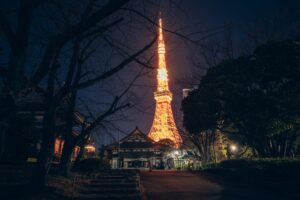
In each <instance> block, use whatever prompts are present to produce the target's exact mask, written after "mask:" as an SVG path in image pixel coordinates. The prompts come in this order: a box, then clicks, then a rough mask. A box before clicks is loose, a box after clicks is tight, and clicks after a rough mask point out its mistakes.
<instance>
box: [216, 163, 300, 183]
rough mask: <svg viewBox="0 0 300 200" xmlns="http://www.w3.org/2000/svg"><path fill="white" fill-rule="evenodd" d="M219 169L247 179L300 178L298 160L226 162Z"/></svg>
mask: <svg viewBox="0 0 300 200" xmlns="http://www.w3.org/2000/svg"><path fill="white" fill-rule="evenodd" d="M220 167H221V168H222V169H224V170H227V171H233V172H235V173H236V174H239V175H243V176H246V175H247V176H248V178H251V176H252V178H257V177H263V178H266V179H269V180H273V179H281V180H284V179H291V178H292V179H295V178H300V173H299V171H300V159H282V158H260V159H253V160H226V161H223V162H221V163H220Z"/></svg>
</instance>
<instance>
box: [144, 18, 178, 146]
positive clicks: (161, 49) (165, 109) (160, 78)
mask: <svg viewBox="0 0 300 200" xmlns="http://www.w3.org/2000/svg"><path fill="white" fill-rule="evenodd" d="M165 54H166V50H165V42H164V38H163V30H162V19H161V18H160V19H159V38H158V69H157V77H156V78H157V90H156V92H154V98H155V101H156V108H155V114H154V120H153V124H152V127H151V129H150V132H149V137H150V138H151V139H152V140H154V141H156V142H159V141H161V140H165V139H169V140H171V141H172V142H173V143H174V147H176V148H178V147H179V146H180V145H181V143H182V139H181V136H180V134H179V132H178V129H177V127H176V124H175V121H174V117H173V112H172V107H171V101H172V93H171V91H170V89H169V85H168V71H167V67H166V59H165Z"/></svg>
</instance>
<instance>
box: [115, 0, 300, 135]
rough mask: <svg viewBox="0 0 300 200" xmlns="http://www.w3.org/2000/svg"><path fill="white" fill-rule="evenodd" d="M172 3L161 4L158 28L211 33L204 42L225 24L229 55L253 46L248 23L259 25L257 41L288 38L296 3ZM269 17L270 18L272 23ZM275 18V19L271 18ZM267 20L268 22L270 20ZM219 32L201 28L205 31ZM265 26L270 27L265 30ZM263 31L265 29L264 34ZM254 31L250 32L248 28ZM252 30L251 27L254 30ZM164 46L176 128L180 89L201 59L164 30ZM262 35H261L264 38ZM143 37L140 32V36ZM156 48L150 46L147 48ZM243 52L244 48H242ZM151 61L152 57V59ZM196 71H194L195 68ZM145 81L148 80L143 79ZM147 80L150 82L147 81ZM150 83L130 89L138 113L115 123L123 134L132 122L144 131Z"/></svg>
mask: <svg viewBox="0 0 300 200" xmlns="http://www.w3.org/2000/svg"><path fill="white" fill-rule="evenodd" d="M177 6H178V7H180V9H178V7H172V6H171V8H170V5H168V4H163V5H162V7H161V10H162V16H163V22H164V27H165V28H166V29H170V30H179V32H181V33H183V34H189V33H194V32H200V33H199V34H196V35H193V38H194V39H195V40H197V39H198V38H202V37H206V36H207V35H210V34H213V36H212V37H210V38H209V39H208V40H210V39H211V40H215V39H216V40H222V39H223V37H224V35H226V33H227V32H226V30H224V31H222V30H220V29H222V28H219V27H223V26H224V25H228V24H230V26H231V30H232V37H233V38H234V39H233V40H234V41H233V44H234V49H235V51H236V53H235V56H239V55H241V54H242V55H244V54H247V53H250V52H251V51H252V50H253V47H254V46H255V44H253V42H252V41H251V40H250V39H249V38H248V37H247V35H246V33H245V32H251V31H252V30H253V27H255V28H256V29H260V31H261V32H262V33H261V35H262V36H261V38H262V39H261V42H262V43H263V42H265V41H266V40H269V39H277V38H279V39H281V38H285V37H290V35H285V34H286V33H290V32H292V34H295V35H297V34H298V33H299V32H297V33H294V32H293V31H294V30H300V29H299V27H300V26H299V17H300V14H299V12H298V11H299V10H300V6H299V3H296V1H279V0H245V1H234V0H231V1H221V0H220V1H217V0H214V1H196V0H194V1H191V0H190V1H180V3H179V4H178V5H177ZM274 20H275V22H274ZM276 20H277V21H276ZM271 23H273V24H271ZM213 29H216V30H217V31H216V32H218V30H220V33H219V34H214V33H215V32H214V31H212V32H206V30H213ZM269 29H272V31H274V32H273V33H274V34H273V33H272V31H271V33H268V32H269ZM264 30H266V33H264ZM253 31H254V30H253ZM255 31H256V30H255ZM164 35H165V38H166V49H167V58H166V59H167V68H168V71H169V79H170V88H171V91H172V92H173V102H172V106H173V112H174V117H175V120H176V121H177V126H178V127H179V128H182V121H181V119H182V114H181V111H180V107H181V100H182V89H183V88H186V87H187V88H190V87H193V84H197V82H194V81H191V77H192V76H193V72H194V70H195V66H194V63H195V62H197V63H200V64H202V65H206V63H205V62H202V58H201V56H197V55H195V54H197V47H196V46H195V45H194V44H191V43H189V42H186V41H185V40H184V39H182V38H180V37H178V36H176V35H173V34H171V33H164ZM265 35H266V36H265ZM140 37H141V38H143V39H144V37H143V35H141V36H140ZM153 51H156V46H155V47H154V48H153ZM244 51H245V52H244ZM153 63H154V64H156V60H155V61H153ZM196 70H197V69H196ZM148 79H150V80H148ZM151 79H152V80H151ZM142 82H144V83H146V84H147V85H148V84H149V85H151V86H153V85H154V86H155V73H154V72H153V73H152V76H151V77H144V81H142ZM154 90H155V88H154V87H142V88H135V92H136V93H138V94H142V96H143V101H142V102H140V104H139V106H140V107H142V108H145V109H143V110H142V111H141V112H136V111H135V112H133V113H132V115H130V116H131V119H130V120H129V121H126V122H125V123H121V127H122V128H123V129H124V130H125V131H127V132H128V133H129V132H130V131H131V130H133V129H134V128H135V126H138V127H139V128H140V129H141V130H142V131H143V132H144V133H148V131H149V130H150V127H151V124H152V119H153V115H154V109H155V101H154V96H153V92H154Z"/></svg>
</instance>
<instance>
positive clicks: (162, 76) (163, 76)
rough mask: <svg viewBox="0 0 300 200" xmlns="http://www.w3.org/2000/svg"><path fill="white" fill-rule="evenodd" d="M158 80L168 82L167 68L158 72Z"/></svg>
mask: <svg viewBox="0 0 300 200" xmlns="http://www.w3.org/2000/svg"><path fill="white" fill-rule="evenodd" d="M158 79H159V80H160V81H168V73H167V69H166V68H162V69H159V70H158Z"/></svg>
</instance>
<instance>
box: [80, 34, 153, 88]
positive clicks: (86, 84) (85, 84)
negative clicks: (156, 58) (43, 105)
mask: <svg viewBox="0 0 300 200" xmlns="http://www.w3.org/2000/svg"><path fill="white" fill-rule="evenodd" d="M155 41H156V37H155V38H154V39H153V40H152V41H151V42H150V43H149V44H147V45H146V46H145V47H144V48H142V49H141V50H139V51H138V52H136V53H134V54H132V55H131V56H129V57H128V58H127V59H125V60H123V61H122V62H121V63H120V64H119V65H117V66H116V67H114V68H112V69H111V70H109V71H106V72H104V73H103V74H101V75H100V76H98V77H96V78H93V79H90V80H87V81H85V82H82V83H79V85H78V88H79V89H82V88H86V87H89V86H90V85H93V84H95V83H96V82H99V81H102V80H104V79H107V78H109V77H111V76H112V75H114V74H115V73H117V72H119V71H120V70H122V69H123V68H124V67H125V66H126V65H128V64H129V63H130V62H132V61H134V60H135V58H136V57H137V56H139V55H140V54H142V53H144V52H145V51H146V50H147V49H149V48H150V47H152V45H153V44H154V43H155Z"/></svg>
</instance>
